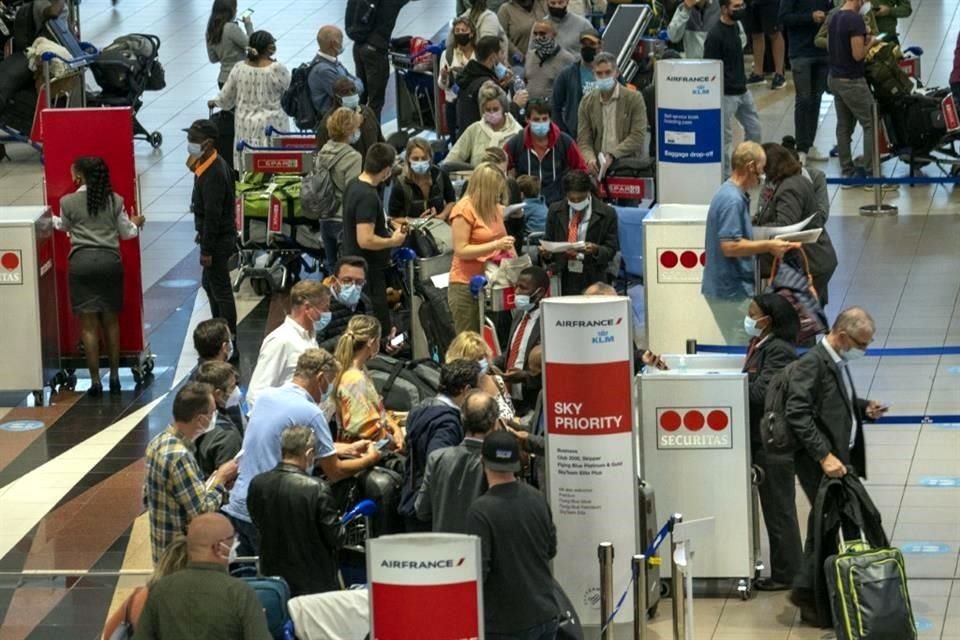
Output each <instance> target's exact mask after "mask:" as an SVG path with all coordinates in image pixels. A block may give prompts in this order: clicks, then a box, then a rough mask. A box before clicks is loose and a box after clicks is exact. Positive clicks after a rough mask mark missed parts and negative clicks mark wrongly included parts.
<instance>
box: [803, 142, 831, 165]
mask: <svg viewBox="0 0 960 640" xmlns="http://www.w3.org/2000/svg"><path fill="white" fill-rule="evenodd" d="M806 159H807V160H812V161H814V162H826V161H827V160H829V159H830V156H828V155H827V154H825V153H824V152H823V151H820V149H817V148H816V147H815V146H813V145H811V146H810V148H809V149H807V153H806Z"/></svg>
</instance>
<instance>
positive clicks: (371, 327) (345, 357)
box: [333, 316, 380, 395]
mask: <svg viewBox="0 0 960 640" xmlns="http://www.w3.org/2000/svg"><path fill="white" fill-rule="evenodd" d="M379 339H380V321H379V320H377V319H376V318H374V317H373V316H353V317H352V318H350V322H349V323H347V330H346V331H344V332H343V335H341V336H340V339H339V340H337V349H336V351H335V352H334V354H333V357H334V359H335V360H336V361H337V364H338V365H339V366H340V371H339V372H337V379H336V381H335V382H334V383H333V394H334V395H336V393H337V389H339V388H340V379H341V378H342V377H343V374H344V372H345V371H346V370H347V369H349V368H350V367H351V366H353V358H354V356H356V354H357V351H360V349H362V348H363V347H365V346H366V345H367V343H368V342H370V341H371V340H379Z"/></svg>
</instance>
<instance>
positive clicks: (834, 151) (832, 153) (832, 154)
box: [830, 145, 840, 158]
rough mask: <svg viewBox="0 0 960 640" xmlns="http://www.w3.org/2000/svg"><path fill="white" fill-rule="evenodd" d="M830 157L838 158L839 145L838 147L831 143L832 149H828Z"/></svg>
mask: <svg viewBox="0 0 960 640" xmlns="http://www.w3.org/2000/svg"><path fill="white" fill-rule="evenodd" d="M830 157H831V158H839V157H840V147H838V146H837V145H833V149H830Z"/></svg>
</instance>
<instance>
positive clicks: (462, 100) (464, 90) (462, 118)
mask: <svg viewBox="0 0 960 640" xmlns="http://www.w3.org/2000/svg"><path fill="white" fill-rule="evenodd" d="M487 80H492V81H493V82H496V81H497V75H496V74H495V73H494V72H493V69H489V68H487V67H485V66H483V65H482V64H480V63H479V62H477V61H476V60H471V61H470V62H468V63H467V66H465V67H464V68H463V73H461V74H460V79H459V80H458V81H457V84H458V85H459V86H460V92H459V93H458V94H457V126H458V127H459V128H460V130H461V131H463V130H465V129H466V128H467V127H469V126H470V125H471V124H473V123H474V122H476V121H477V120H479V119H480V105H479V104H478V103H477V94H478V93H480V87H482V86H483V83H484V82H486V81H487Z"/></svg>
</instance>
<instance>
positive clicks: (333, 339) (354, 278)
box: [317, 256, 397, 353]
mask: <svg viewBox="0 0 960 640" xmlns="http://www.w3.org/2000/svg"><path fill="white" fill-rule="evenodd" d="M323 283H324V284H325V285H327V287H329V289H330V291H331V293H332V297H331V299H330V313H331V314H332V315H331V319H330V324H328V325H327V327H326V328H325V329H324V330H323V331H321V332H320V333H318V334H317V342H318V343H319V344H320V347H321V348H323V349H326V350H327V351H329V352H331V353H333V351H334V350H335V349H336V347H337V341H338V340H340V336H341V335H343V332H344V331H346V330H347V324H348V323H349V322H350V318H352V317H353V316H357V315H360V316H365V315H370V310H371V309H372V306H371V302H370V299H369V298H367V296H366V295H364V293H363V287H364V285H366V283H367V261H366V260H364V259H363V258H361V257H360V256H343V257H342V258H340V259H339V260H337V264H336V265H335V266H334V268H333V274H332V275H330V276H327V278H326V279H324V281H323ZM396 335H397V329H396V327H391V329H390V332H389V333H387V335H386V336H384V340H383V342H384V344H383V350H384V351H386V352H387V353H395V352H396V351H397V349H395V348H394V347H393V346H391V345H390V341H391V340H392V339H393V338H395V337H396Z"/></svg>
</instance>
